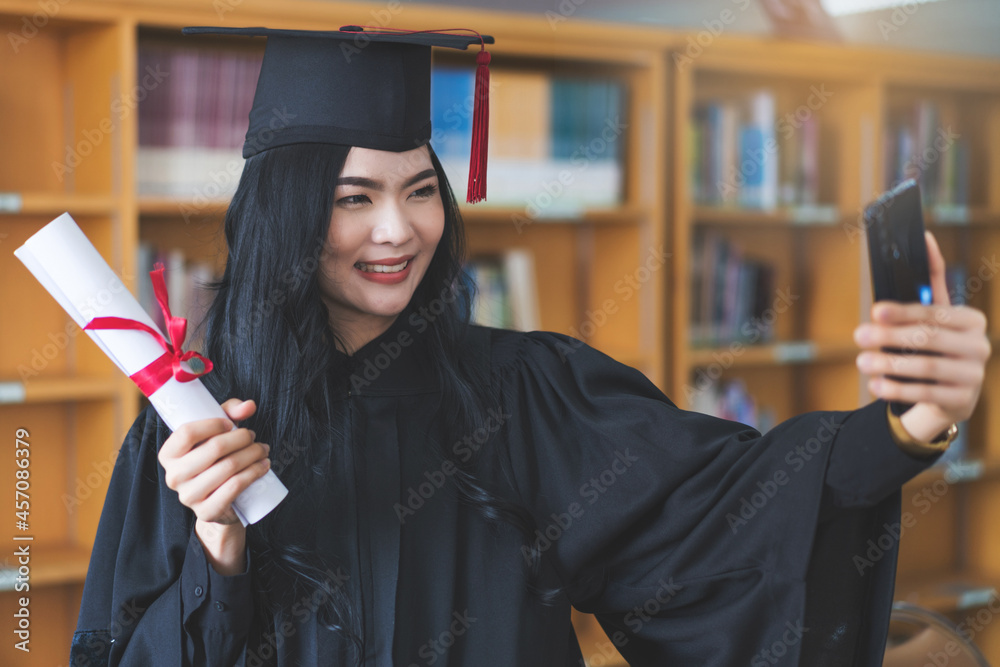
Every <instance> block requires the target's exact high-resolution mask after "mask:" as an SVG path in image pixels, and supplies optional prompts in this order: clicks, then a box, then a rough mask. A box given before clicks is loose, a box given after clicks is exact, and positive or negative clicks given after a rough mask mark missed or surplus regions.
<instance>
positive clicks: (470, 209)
mask: <svg viewBox="0 0 1000 667" xmlns="http://www.w3.org/2000/svg"><path fill="white" fill-rule="evenodd" d="M460 210H461V211H462V219H463V220H465V221H466V222H468V223H471V224H508V225H518V224H520V225H528V224H536V225H551V224H574V225H576V224H593V225H636V224H639V223H640V222H642V220H644V219H648V217H649V216H648V214H647V213H646V212H645V211H643V210H642V209H639V208H635V207H621V208H590V209H581V210H580V212H579V213H576V214H558V215H552V216H538V217H534V218H532V217H531V216H529V215H528V214H527V213H525V210H524V208H513V207H506V206H504V207H501V206H494V207H490V206H485V205H482V204H476V205H462V206H460ZM526 221H527V222H526Z"/></svg>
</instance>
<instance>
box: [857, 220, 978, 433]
mask: <svg viewBox="0 0 1000 667" xmlns="http://www.w3.org/2000/svg"><path fill="white" fill-rule="evenodd" d="M925 237H926V239H927V257H928V260H929V262H930V272H931V289H932V291H933V293H934V301H933V303H932V304H931V305H923V304H919V303H898V302H894V301H879V302H878V303H876V304H875V305H873V306H872V321H871V322H870V323H865V324H862V325H861V326H859V327H858V328H857V329H855V330H854V340H855V342H856V343H857V344H858V346H860V347H861V348H864V349H865V350H866V351H864V352H862V353H860V354H859V355H858V357H857V364H858V368H859V369H861V371H862V372H864V373H868V374H871V375H872V376H873V377H872V378H871V379H870V380H869V382H868V388H869V390H870V391H871V393H872V394H873V395H874V396H876V397H878V398H883V399H885V400H887V401H900V402H903V403H913V404H914V406H913V407H912V408H910V409H909V410H907V411H906V412H905V413H904V414H903V415H902V416H901V418H900V419H901V421H902V424H903V427H904V428H905V429H906V431H907V432H908V433H909V434H910V435H911V436H913V437H914V438H916V439H918V440H921V441H923V442H930V441H932V440H933V439H934V438H935V437H936V436H937V435H938V434H939V433H941V432H942V431H944V430H945V429H947V428H948V427H949V426H951V424H953V423H955V422H959V421H963V420H965V419H968V418H969V416H970V415H972V411H973V410H974V409H975V407H976V403H977V402H978V400H979V393H980V391H981V389H982V386H983V377H984V375H985V370H986V360H987V359H988V358H989V356H990V353H991V351H992V348H991V346H990V342H989V338H988V337H987V335H986V316H985V315H984V314H983V313H982V311H980V310H977V309H975V308H970V307H969V306H953V305H951V300H950V299H949V297H948V288H947V285H946V283H945V263H944V257H943V256H942V255H941V250H940V248H938V245H937V241H936V240H935V239H934V236H933V235H932V234H931V233H930V232H926V233H925ZM882 347H895V348H901V349H902V350H903V353H902V354H900V353H890V352H883V351H882V350H881V348H882ZM917 351H933V352H936V353H938V355H939V356H930V355H924V354H915V352H917ZM886 375H898V376H903V377H907V378H915V379H918V380H922V381H920V382H898V381H895V380H892V379H890V378H888V377H886Z"/></svg>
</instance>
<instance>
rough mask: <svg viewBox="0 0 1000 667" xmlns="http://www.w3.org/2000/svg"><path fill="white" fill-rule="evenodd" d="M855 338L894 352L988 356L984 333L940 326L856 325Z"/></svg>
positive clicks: (964, 357)
mask: <svg viewBox="0 0 1000 667" xmlns="http://www.w3.org/2000/svg"><path fill="white" fill-rule="evenodd" d="M866 336H867V337H866ZM855 341H856V342H857V344H858V345H859V346H861V347H863V348H866V349H870V350H879V351H888V352H891V353H895V354H914V353H916V352H918V351H920V352H937V353H938V354H942V355H945V356H948V357H954V358H956V359H975V360H979V361H984V360H985V359H987V357H988V356H989V341H988V340H987V338H986V337H985V336H981V335H975V334H969V333H968V332H964V331H962V332H959V331H952V330H951V329H945V328H943V327H937V328H932V327H927V326H923V325H921V326H891V327H890V326H879V325H870V324H869V325H862V326H861V327H858V330H857V332H856V334H855ZM882 348H898V349H897V350H882Z"/></svg>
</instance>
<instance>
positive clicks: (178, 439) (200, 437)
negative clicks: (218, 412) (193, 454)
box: [158, 417, 234, 463]
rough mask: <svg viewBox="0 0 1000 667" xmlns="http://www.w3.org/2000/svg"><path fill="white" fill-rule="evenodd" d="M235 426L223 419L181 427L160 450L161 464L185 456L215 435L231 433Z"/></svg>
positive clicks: (205, 420)
mask: <svg viewBox="0 0 1000 667" xmlns="http://www.w3.org/2000/svg"><path fill="white" fill-rule="evenodd" d="M233 426H234V424H233V422H232V421H230V420H228V419H224V418H222V417H214V418H212V419H199V420H197V421H193V422H188V423H187V424H184V425H182V426H180V427H179V428H178V429H177V430H176V431H174V432H173V433H171V434H170V436H169V437H168V438H167V439H166V440H165V441H164V443H163V446H162V447H161V448H160V452H159V455H158V457H159V459H160V463H163V461H164V459H174V458H179V457H181V456H184V455H185V454H187V453H188V452H189V451H191V450H192V449H194V447H195V446H196V445H198V444H199V443H201V442H204V441H206V440H208V439H209V438H211V437H212V436H214V435H218V434H220V433H225V432H227V431H231V430H232V429H233Z"/></svg>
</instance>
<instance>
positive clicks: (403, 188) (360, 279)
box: [319, 146, 444, 350]
mask: <svg viewBox="0 0 1000 667" xmlns="http://www.w3.org/2000/svg"><path fill="white" fill-rule="evenodd" d="M438 187H439V184H438V176H437V172H435V171H434V165H433V164H432V163H431V158H430V153H429V152H428V150H427V148H426V147H424V146H422V147H420V148H416V149H414V150H411V151H406V152H404V153H394V152H391V151H378V150H372V149H368V148H357V147H355V148H352V149H351V151H350V153H348V155H347V160H346V162H345V163H344V169H343V171H342V172H341V174H340V178H339V179H338V180H337V184H336V190H335V192H334V204H333V213H332V214H331V216H330V230H329V233H328V235H327V244H326V247H325V248H324V250H323V253H322V256H321V271H320V272H319V286H320V291H321V294H322V298H323V301H324V303H326V306H327V308H328V309H329V311H330V318H331V320H332V322H333V324H334V327H335V330H336V331H337V332H338V333H339V334H340V335H341V337H343V338H344V340H345V341H346V342H347V343H348V344H349V345H348V346H349V347H350V348H351V350H354V349H357V348H358V347H360V346H362V345H364V344H365V343H366V342H368V341H369V340H371V339H372V338H374V337H375V336H377V335H378V334H379V333H381V332H383V331H385V330H386V329H387V328H388V327H389V325H391V324H392V322H393V321H394V320H395V319H396V316H397V315H398V314H399V313H400V312H401V311H402V310H403V309H404V308H405V307H406V306H407V304H409V302H410V299H411V298H412V297H413V293H414V292H415V291H416V289H417V285H419V284H420V281H421V279H422V278H423V277H424V274H425V273H427V267H428V266H430V262H431V258H432V257H433V256H434V251H435V249H436V248H437V244H438V241H439V240H440V239H441V235H442V233H443V232H444V205H443V204H442V202H441V195H440V192H439V190H438Z"/></svg>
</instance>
